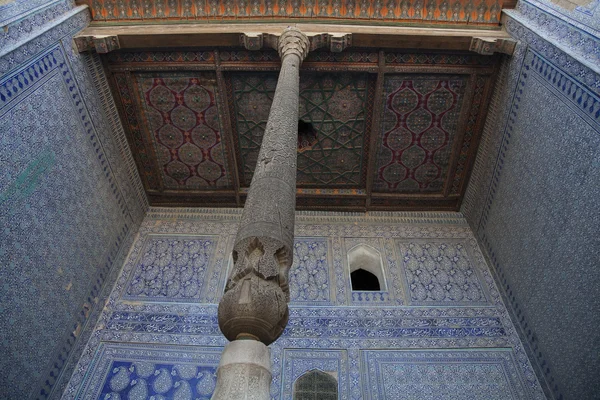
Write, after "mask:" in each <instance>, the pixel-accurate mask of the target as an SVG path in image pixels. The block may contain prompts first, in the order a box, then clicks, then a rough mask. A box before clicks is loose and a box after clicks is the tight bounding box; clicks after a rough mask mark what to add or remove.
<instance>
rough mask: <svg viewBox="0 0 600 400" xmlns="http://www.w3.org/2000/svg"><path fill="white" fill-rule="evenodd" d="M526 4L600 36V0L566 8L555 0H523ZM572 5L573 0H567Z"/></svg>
mask: <svg viewBox="0 0 600 400" xmlns="http://www.w3.org/2000/svg"><path fill="white" fill-rule="evenodd" d="M524 2H527V3H528V4H530V5H532V6H535V7H536V8H539V9H540V10H543V11H544V12H546V13H548V14H551V15H553V16H554V17H555V18H557V19H560V20H561V21H564V23H567V24H570V25H573V26H575V27H578V28H579V29H581V30H585V31H587V32H589V33H592V34H594V35H595V36H596V37H600V0H589V1H588V2H587V4H585V5H581V6H576V7H573V9H572V10H567V9H566V8H565V7H562V6H561V4H560V3H559V2H558V1H556V0H554V1H553V0H524ZM569 2H571V3H572V5H575V3H576V2H575V1H571V0H569Z"/></svg>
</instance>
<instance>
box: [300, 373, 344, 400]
mask: <svg viewBox="0 0 600 400" xmlns="http://www.w3.org/2000/svg"><path fill="white" fill-rule="evenodd" d="M337 398H338V382H337V379H335V377H333V376H332V375H331V374H328V373H326V372H323V371H321V370H318V369H313V370H310V371H308V372H306V373H304V374H303V375H301V376H300V377H298V379H296V381H295V382H294V396H293V399H294V400H309V399H311V400H312V399H314V400H317V399H318V400H337Z"/></svg>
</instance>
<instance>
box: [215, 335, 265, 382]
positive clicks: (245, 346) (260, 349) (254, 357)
mask: <svg viewBox="0 0 600 400" xmlns="http://www.w3.org/2000/svg"><path fill="white" fill-rule="evenodd" d="M232 364H252V365H255V366H257V367H261V368H264V369H265V370H267V371H268V372H269V374H270V373H271V351H270V350H269V348H268V347H267V346H265V345H264V344H263V343H262V342H259V341H256V340H234V341H233V342H230V343H229V344H228V345H227V346H225V350H223V355H222V356H221V361H220V362H219V368H223V367H226V366H229V365H232Z"/></svg>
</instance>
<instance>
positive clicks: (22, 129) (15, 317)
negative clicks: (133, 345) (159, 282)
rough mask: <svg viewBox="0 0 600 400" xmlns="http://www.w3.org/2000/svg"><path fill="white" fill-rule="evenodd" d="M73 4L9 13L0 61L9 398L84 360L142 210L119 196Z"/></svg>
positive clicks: (52, 380)
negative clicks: (74, 45)
mask: <svg viewBox="0 0 600 400" xmlns="http://www.w3.org/2000/svg"><path fill="white" fill-rule="evenodd" d="M71 7H72V2H67V1H57V2H46V1H45V2H37V1H27V2H25V1H14V2H10V3H8V4H6V5H3V6H1V7H0V16H1V18H4V19H3V21H4V23H6V24H8V25H7V28H6V29H5V30H4V31H3V36H2V46H1V47H2V49H3V51H4V50H6V49H9V52H7V53H4V52H3V53H2V56H0V226H1V227H2V228H1V229H2V231H1V233H0V237H1V240H0V265H2V266H3V268H1V269H0V281H1V282H2V283H3V284H2V286H1V287H0V296H1V297H2V298H3V299H5V300H4V301H3V303H2V307H1V308H0V325H1V326H2V328H0V329H1V335H0V336H1V337H2V341H3V347H4V348H7V349H10V351H7V352H5V354H4V356H3V358H2V361H0V374H2V377H3V378H2V391H1V392H2V396H6V397H7V398H19V399H21V398H22V399H25V398H40V399H46V398H49V397H51V396H52V394H54V395H55V396H58V395H60V393H61V390H60V389H56V388H57V386H59V384H58V382H59V381H61V380H62V379H64V375H65V374H66V375H69V374H70V370H69V368H72V367H73V366H74V365H73V364H72V362H71V361H72V359H73V358H75V359H78V358H79V354H76V353H77V349H78V348H79V343H78V341H79V339H82V340H83V342H84V343H85V342H86V341H87V336H86V335H88V334H89V333H90V332H89V331H88V330H87V329H86V327H87V326H89V325H92V326H93V325H94V324H95V321H94V318H95V317H97V316H98V315H99V313H98V307H97V305H98V304H101V296H102V293H103V286H104V285H105V284H106V283H108V284H112V283H113V282H114V281H111V280H110V279H111V277H112V276H114V275H113V273H114V272H115V270H116V269H118V268H119V267H120V266H121V265H122V263H123V259H124V256H125V254H124V252H125V251H127V249H128V248H129V247H130V246H131V240H132V236H133V234H134V233H135V232H136V230H137V227H138V225H139V223H140V222H141V216H142V215H143V214H144V212H145V209H144V205H143V204H140V202H139V199H136V198H130V193H129V192H127V191H123V190H121V186H120V185H125V186H129V185H130V182H131V181H130V176H131V175H126V179H123V173H122V171H125V170H127V164H126V161H125V160H123V158H122V154H123V151H122V150H125V149H126V148H125V149H123V148H122V145H123V143H122V142H120V143H114V141H115V138H114V137H113V135H112V131H111V125H110V124H109V123H108V122H107V120H106V117H105V115H104V111H103V109H102V106H101V105H99V101H98V99H97V97H98V96H97V94H96V93H95V92H94V90H93V87H94V82H93V81H92V80H91V79H90V77H89V75H88V73H87V72H86V71H85V69H84V60H83V59H82V58H81V57H80V56H79V55H77V54H75V53H73V50H72V49H71V44H70V43H71V37H72V35H73V34H74V33H76V32H78V31H79V30H81V29H82V28H83V27H84V26H85V25H86V24H87V22H88V21H89V15H88V14H86V13H85V12H84V11H85V7H78V8H77V9H70V8H71ZM31 10H34V13H33V14H28V12H29V11H31ZM40 24H41V25H42V26H40ZM42 33H43V34H42ZM90 88H92V90H91V91H90V90H89V89H90ZM107 152H111V153H113V154H107ZM125 174H129V172H126V173H125ZM138 179H139V178H138ZM131 186H134V185H131ZM100 308H101V307H100ZM90 321H92V322H91V323H90ZM23 338H27V340H23ZM75 354H76V355H75ZM64 381H66V379H64ZM57 393H58V394H57Z"/></svg>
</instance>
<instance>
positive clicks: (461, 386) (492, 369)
mask: <svg viewBox="0 0 600 400" xmlns="http://www.w3.org/2000/svg"><path fill="white" fill-rule="evenodd" d="M361 353H362V354H361V362H362V366H363V369H364V370H365V371H366V374H365V385H364V387H363V390H364V392H363V399H365V400H379V399H381V400H409V399H423V400H430V399H453V400H454V399H455V400H471V399H486V400H509V399H510V400H516V399H526V398H528V395H527V390H526V388H525V386H524V384H523V381H522V378H521V376H520V374H519V372H518V369H519V366H518V362H517V360H515V359H514V357H513V354H512V352H511V351H510V350H509V349H487V350H474V351H456V350H437V351H432V350H429V351H405V350H364V351H361Z"/></svg>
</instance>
